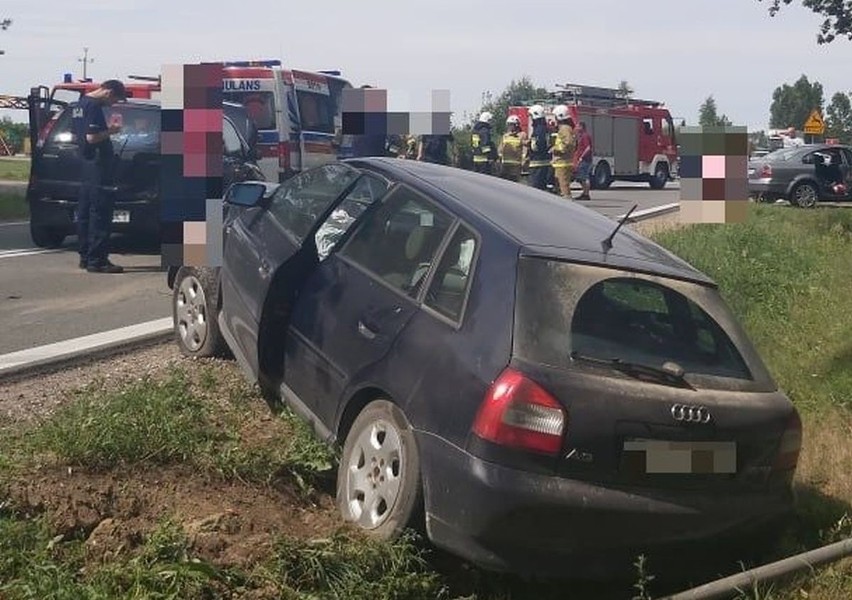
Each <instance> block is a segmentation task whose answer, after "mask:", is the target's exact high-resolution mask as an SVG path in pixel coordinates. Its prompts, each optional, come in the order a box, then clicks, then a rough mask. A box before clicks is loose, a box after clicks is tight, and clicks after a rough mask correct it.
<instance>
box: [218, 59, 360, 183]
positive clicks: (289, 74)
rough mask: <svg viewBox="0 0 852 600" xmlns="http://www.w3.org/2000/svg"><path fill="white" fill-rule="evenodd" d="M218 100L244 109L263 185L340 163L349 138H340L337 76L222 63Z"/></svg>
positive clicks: (342, 84) (344, 84) (265, 64)
mask: <svg viewBox="0 0 852 600" xmlns="http://www.w3.org/2000/svg"><path fill="white" fill-rule="evenodd" d="M224 67H225V72H224V74H223V79H222V85H223V92H224V99H225V100H231V101H234V102H239V103H240V104H242V105H244V106H245V107H246V109H247V110H248V113H249V116H250V117H251V119H252V120H253V121H254V124H255V126H256V127H257V130H258V139H257V147H258V149H259V150H260V157H261V158H260V160H259V161H258V164H259V166H260V168H261V170H262V171H263V174H264V176H265V177H266V178H267V180H268V181H284V180H285V179H287V178H289V177H290V176H292V175H293V174H295V173H298V172H299V171H302V170H304V169H310V168H312V167H315V166H319V165H323V164H326V163H329V162H333V161H335V160H337V159H338V158H345V157H346V155H347V154H348V153H349V152H351V136H345V137H344V136H343V135H342V127H343V117H342V104H343V101H342V97H343V90H344V89H346V88H352V85H351V84H350V83H349V82H348V81H346V80H345V79H343V78H342V77H340V72H339V71H318V72H312V71H300V70H296V69H285V68H283V67H282V66H281V61H278V60H264V61H238V62H225V63H224Z"/></svg>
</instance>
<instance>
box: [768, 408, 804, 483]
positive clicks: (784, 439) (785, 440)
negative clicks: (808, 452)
mask: <svg viewBox="0 0 852 600" xmlns="http://www.w3.org/2000/svg"><path fill="white" fill-rule="evenodd" d="M801 449H802V420H801V418H800V417H799V413H798V411H796V409H795V408H794V409H793V414H792V415H791V416H790V419H789V420H788V421H787V427H786V428H785V429H784V433H783V434H781V442H780V443H779V444H778V454H777V455H776V456H775V462H774V463H773V465H772V470H773V471H792V470H793V469H795V468H796V465H797V464H798V463H799V452H800V451H801Z"/></svg>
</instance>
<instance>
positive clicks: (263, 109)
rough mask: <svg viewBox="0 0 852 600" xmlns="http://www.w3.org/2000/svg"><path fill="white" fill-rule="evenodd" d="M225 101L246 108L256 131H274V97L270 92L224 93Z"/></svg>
mask: <svg viewBox="0 0 852 600" xmlns="http://www.w3.org/2000/svg"><path fill="white" fill-rule="evenodd" d="M225 99H226V100H229V101H231V102H238V103H240V104H242V105H243V106H245V107H246V112H247V113H248V117H249V119H251V120H252V122H253V123H254V126H255V127H257V128H258V129H275V95H274V94H273V93H272V92H225Z"/></svg>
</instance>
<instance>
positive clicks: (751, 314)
mask: <svg viewBox="0 0 852 600" xmlns="http://www.w3.org/2000/svg"><path fill="white" fill-rule="evenodd" d="M749 209H750V213H749V219H748V221H747V222H746V223H738V224H727V225H711V224H696V225H687V226H680V227H672V228H661V229H659V230H656V231H653V232H652V233H651V234H650V235H651V237H652V238H653V239H654V240H655V241H657V242H658V243H660V244H661V245H663V246H665V247H666V248H668V249H669V250H671V251H672V252H674V253H675V254H677V255H679V256H681V257H682V258H684V259H685V260H687V261H688V262H690V263H691V264H693V265H694V266H695V267H697V268H698V269H700V270H702V271H704V272H706V273H708V274H709V275H710V276H711V277H713V278H714V279H715V280H716V282H717V283H718V284H719V286H720V289H721V291H722V294H723V296H724V297H725V298H726V300H727V301H728V302H729V303H730V305H731V306H732V308H733V309H734V312H735V313H736V314H737V315H738V317H739V318H740V319H741V321H742V323H743V325H744V327H745V329H746V330H747V331H748V333H749V335H750V336H751V338H752V339H753V340H754V342H755V344H756V346H757V347H758V350H759V351H760V353H761V356H762V357H763V358H764V360H765V361H766V363H767V366H768V367H769V369H770V371H771V372H772V373H773V375H774V376H775V378H776V380H777V381H778V384H779V385H780V386H781V388H782V389H783V390H784V391H785V392H786V393H787V394H788V395H789V397H790V398H791V400H792V401H793V402H794V403H795V404H796V406H797V407H798V408H799V410H800V411H801V413H802V417H803V422H804V436H803V437H804V442H803V448H802V455H801V460H800V465H799V469H798V473H797V492H798V509H797V514H796V517H795V520H794V524H793V527H792V529H791V532H790V535H789V536H788V539H786V540H785V542H784V544H783V545H782V547H781V548H779V549H778V553H777V554H778V557H779V558H780V557H782V556H788V555H792V554H796V553H798V552H803V551H805V550H807V549H810V548H814V547H816V546H819V545H823V544H828V543H831V542H832V541H836V540H837V539H839V538H840V537H842V536H843V535H845V536H847V537H848V536H852V527H850V526H849V523H850V521H849V520H850V518H852V311H850V310H849V309H848V306H847V299H848V298H849V297H850V296H852V276H850V274H852V210H850V209H844V208H823V209H818V210H811V211H805V210H797V209H792V208H782V207H775V206H763V205H757V204H753V205H750V207H749ZM805 597H806V598H811V599H813V598H820V599H831V600H834V599H837V600H840V599H841V598H844V599H845V598H852V562H850V561H846V562H845V563H840V564H837V565H834V566H831V567H829V568H826V569H824V570H822V571H820V572H819V574H817V575H816V576H814V577H806V576H805V577H797V578H794V579H793V580H790V581H787V582H784V583H779V584H776V585H773V586H768V587H763V588H758V589H756V590H751V591H749V592H748V593H745V594H743V595H742V596H741V598H749V599H754V600H764V599H765V600H769V599H770V598H771V599H772V600H792V599H793V598H805Z"/></svg>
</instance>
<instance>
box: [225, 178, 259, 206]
mask: <svg viewBox="0 0 852 600" xmlns="http://www.w3.org/2000/svg"><path fill="white" fill-rule="evenodd" d="M265 192H266V186H264V185H262V184H258V183H254V182H251V181H241V182H238V183H234V184H231V187H229V188H228V191H227V192H225V198H224V201H225V202H227V203H228V204H234V205H236V206H246V207H249V208H250V207H252V206H258V205H260V204H261V200H262V199H263V194H264V193H265Z"/></svg>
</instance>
